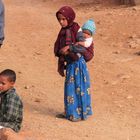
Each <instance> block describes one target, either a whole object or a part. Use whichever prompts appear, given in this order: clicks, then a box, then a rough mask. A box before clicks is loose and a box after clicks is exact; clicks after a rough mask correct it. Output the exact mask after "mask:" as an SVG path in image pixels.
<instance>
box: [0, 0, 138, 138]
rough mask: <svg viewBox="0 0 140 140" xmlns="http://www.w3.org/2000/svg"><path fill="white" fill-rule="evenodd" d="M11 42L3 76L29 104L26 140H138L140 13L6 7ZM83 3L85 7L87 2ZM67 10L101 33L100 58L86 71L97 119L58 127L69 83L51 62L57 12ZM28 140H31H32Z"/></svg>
mask: <svg viewBox="0 0 140 140" xmlns="http://www.w3.org/2000/svg"><path fill="white" fill-rule="evenodd" d="M4 2H5V8H6V25H5V36H6V39H5V42H4V46H3V48H2V49H1V50H0V58H1V59H0V69H1V70H3V69H6V68H10V69H14V70H15V71H16V73H17V83H16V88H17V91H18V93H19V95H20V96H21V97H22V99H23V102H24V121H23V127H22V130H21V132H20V133H24V132H25V135H26V134H27V135H30V136H31V137H30V138H28V140H66V139H67V140H139V139H140V109H139V105H140V18H139V16H140V7H139V6H136V7H125V6H116V7H115V6H112V7H105V6H102V5H99V4H94V3H92V4H88V3H84V4H83V3H81V4H78V1H77V2H75V3H74V1H71V3H70V2H68V0H67V1H65V2H64V1H63V2H62V1H60V0H53V1H47V0H4ZM82 2H85V1H82ZM66 4H69V5H71V6H73V8H74V9H75V11H76V14H77V17H76V21H77V22H78V23H79V24H80V25H82V23H83V22H85V21H86V20H87V19H89V18H94V20H95V22H96V25H97V33H96V35H95V37H94V41H95V57H94V59H93V60H92V61H91V62H89V63H88V67H89V71H90V76H91V85H92V105H93V110H94V115H93V116H92V117H91V118H89V119H88V120H87V121H81V122H76V123H72V122H70V121H67V120H64V119H57V118H55V115H56V114H57V113H60V112H63V107H64V106H63V83H64V78H61V77H60V76H59V75H58V73H57V71H56V69H57V59H56V58H55V57H54V54H53V44H54V41H55V39H56V35H57V33H58V31H59V29H60V26H59V24H58V22H57V20H56V18H55V12H56V11H57V10H58V9H59V8H60V7H61V6H62V5H66ZM26 140H27V139H26Z"/></svg>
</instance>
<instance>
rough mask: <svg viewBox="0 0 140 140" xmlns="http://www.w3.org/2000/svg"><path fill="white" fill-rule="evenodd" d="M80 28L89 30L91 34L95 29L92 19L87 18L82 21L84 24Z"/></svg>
mask: <svg viewBox="0 0 140 140" xmlns="http://www.w3.org/2000/svg"><path fill="white" fill-rule="evenodd" d="M82 30H89V31H90V32H91V34H92V35H93V34H94V33H95V30H96V26H95V22H94V20H92V19H89V20H88V21H86V22H85V23H84V25H83V26H82Z"/></svg>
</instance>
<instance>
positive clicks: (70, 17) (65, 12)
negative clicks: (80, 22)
mask: <svg viewBox="0 0 140 140" xmlns="http://www.w3.org/2000/svg"><path fill="white" fill-rule="evenodd" d="M56 17H57V19H58V22H59V23H60V25H61V26H62V28H65V27H67V26H70V25H72V23H73V21H74V19H75V12H74V10H73V9H72V8H71V7H69V6H63V7H61V8H60V9H59V10H58V11H57V12H56Z"/></svg>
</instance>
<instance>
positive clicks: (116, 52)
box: [112, 51, 120, 54]
mask: <svg viewBox="0 0 140 140" xmlns="http://www.w3.org/2000/svg"><path fill="white" fill-rule="evenodd" d="M112 53H114V54H120V51H114V52H112Z"/></svg>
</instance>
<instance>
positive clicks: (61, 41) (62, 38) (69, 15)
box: [54, 6, 80, 56]
mask: <svg viewBox="0 0 140 140" xmlns="http://www.w3.org/2000/svg"><path fill="white" fill-rule="evenodd" d="M59 13H60V14H62V15H63V16H64V17H65V18H66V19H67V21H68V26H67V27H65V28H61V30H60V32H59V34H58V37H57V40H56V42H55V46H54V53H55V55H56V56H59V50H60V49H61V48H63V47H64V46H66V44H67V45H68V43H67V42H66V40H67V38H68V36H67V29H68V30H70V31H71V42H72V43H76V35H77V32H78V30H79V28H80V26H79V25H78V24H77V23H76V22H74V19H75V12H74V11H73V9H72V8H71V7H69V6H63V7H61V8H60V9H59V10H58V11H57V12H56V17H57V18H58V14H59ZM69 45H70V44H69Z"/></svg>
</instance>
